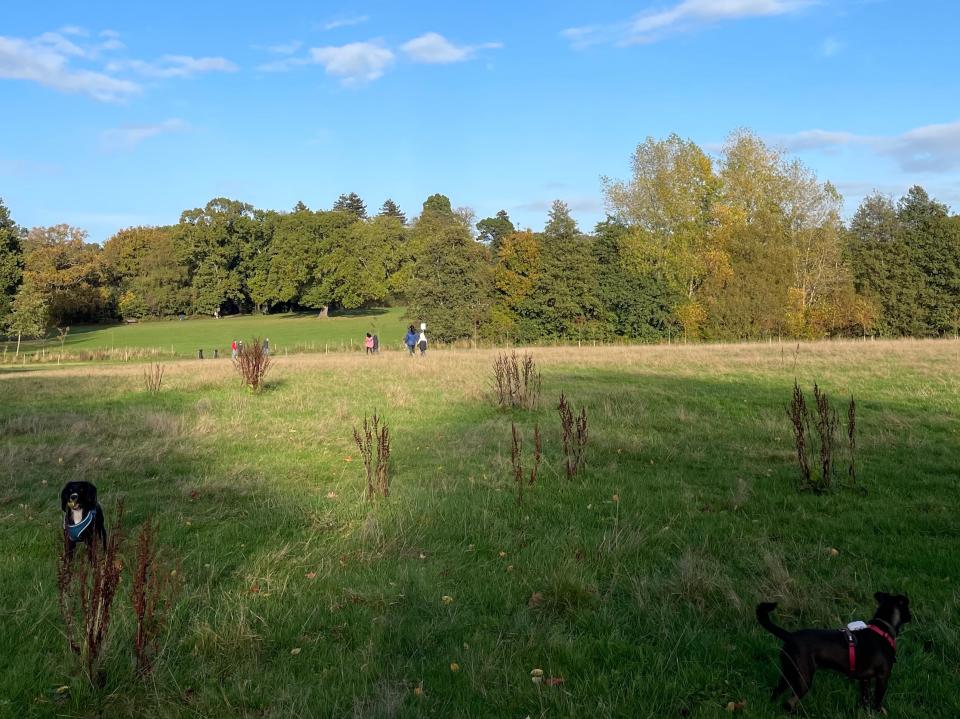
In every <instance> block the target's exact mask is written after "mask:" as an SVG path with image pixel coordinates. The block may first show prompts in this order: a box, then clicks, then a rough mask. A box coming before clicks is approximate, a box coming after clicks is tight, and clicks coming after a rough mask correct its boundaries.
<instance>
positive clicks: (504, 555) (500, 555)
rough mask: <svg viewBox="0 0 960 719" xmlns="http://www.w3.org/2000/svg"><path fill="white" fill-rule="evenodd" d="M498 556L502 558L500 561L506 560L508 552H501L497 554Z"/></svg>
mask: <svg viewBox="0 0 960 719" xmlns="http://www.w3.org/2000/svg"><path fill="white" fill-rule="evenodd" d="M497 556H498V557H500V559H504V558H505V557H506V556H507V553H506V552H499V553H498V554H497Z"/></svg>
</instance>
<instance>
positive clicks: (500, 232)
mask: <svg viewBox="0 0 960 719" xmlns="http://www.w3.org/2000/svg"><path fill="white" fill-rule="evenodd" d="M477 231H478V232H479V233H480V236H479V237H478V238H477V239H478V240H480V241H481V242H486V243H487V244H488V245H489V246H490V251H491V252H493V253H496V252H497V250H498V249H499V247H500V242H501V241H502V240H503V238H504V237H506V236H507V235H509V234H510V233H511V232H515V231H516V228H515V227H514V226H513V222H511V221H510V215H508V214H507V211H506V210H500V211H499V212H498V213H497V214H496V216H495V217H487V218H486V219H483V220H480V222H478V223H477Z"/></svg>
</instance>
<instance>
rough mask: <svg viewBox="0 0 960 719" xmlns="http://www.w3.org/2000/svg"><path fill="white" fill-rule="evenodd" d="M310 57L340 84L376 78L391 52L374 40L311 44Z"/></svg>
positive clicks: (388, 62) (390, 57)
mask: <svg viewBox="0 0 960 719" xmlns="http://www.w3.org/2000/svg"><path fill="white" fill-rule="evenodd" d="M310 57H311V58H312V59H313V60H314V62H317V63H319V64H320V65H323V67H324V69H325V70H326V71H327V74H328V75H333V76H334V77H339V78H340V81H341V82H342V83H343V84H344V85H360V84H363V83H365V82H370V81H372V80H376V79H377V78H378V77H381V76H382V75H383V73H384V72H385V71H386V69H387V68H388V67H390V65H392V64H393V61H394V54H393V52H392V51H391V50H390V49H389V48H386V47H384V46H383V45H381V44H380V43H378V42H352V43H348V44H347V45H340V46H328V47H313V48H310Z"/></svg>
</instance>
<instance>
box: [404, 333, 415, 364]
mask: <svg viewBox="0 0 960 719" xmlns="http://www.w3.org/2000/svg"><path fill="white" fill-rule="evenodd" d="M403 343H404V344H405V345H406V346H407V352H409V353H410V356H411V357H412V356H413V355H414V353H415V352H416V349H417V331H416V330H415V329H413V325H410V328H409V329H408V330H407V336H406V337H404V338H403Z"/></svg>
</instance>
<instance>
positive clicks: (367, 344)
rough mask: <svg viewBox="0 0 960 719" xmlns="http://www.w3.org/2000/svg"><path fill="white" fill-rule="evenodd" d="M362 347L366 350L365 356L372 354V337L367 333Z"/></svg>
mask: <svg viewBox="0 0 960 719" xmlns="http://www.w3.org/2000/svg"><path fill="white" fill-rule="evenodd" d="M363 346H364V347H366V348H367V354H368V355H372V354H373V335H372V334H370V333H369V332H367V337H366V339H365V340H364V341H363Z"/></svg>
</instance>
